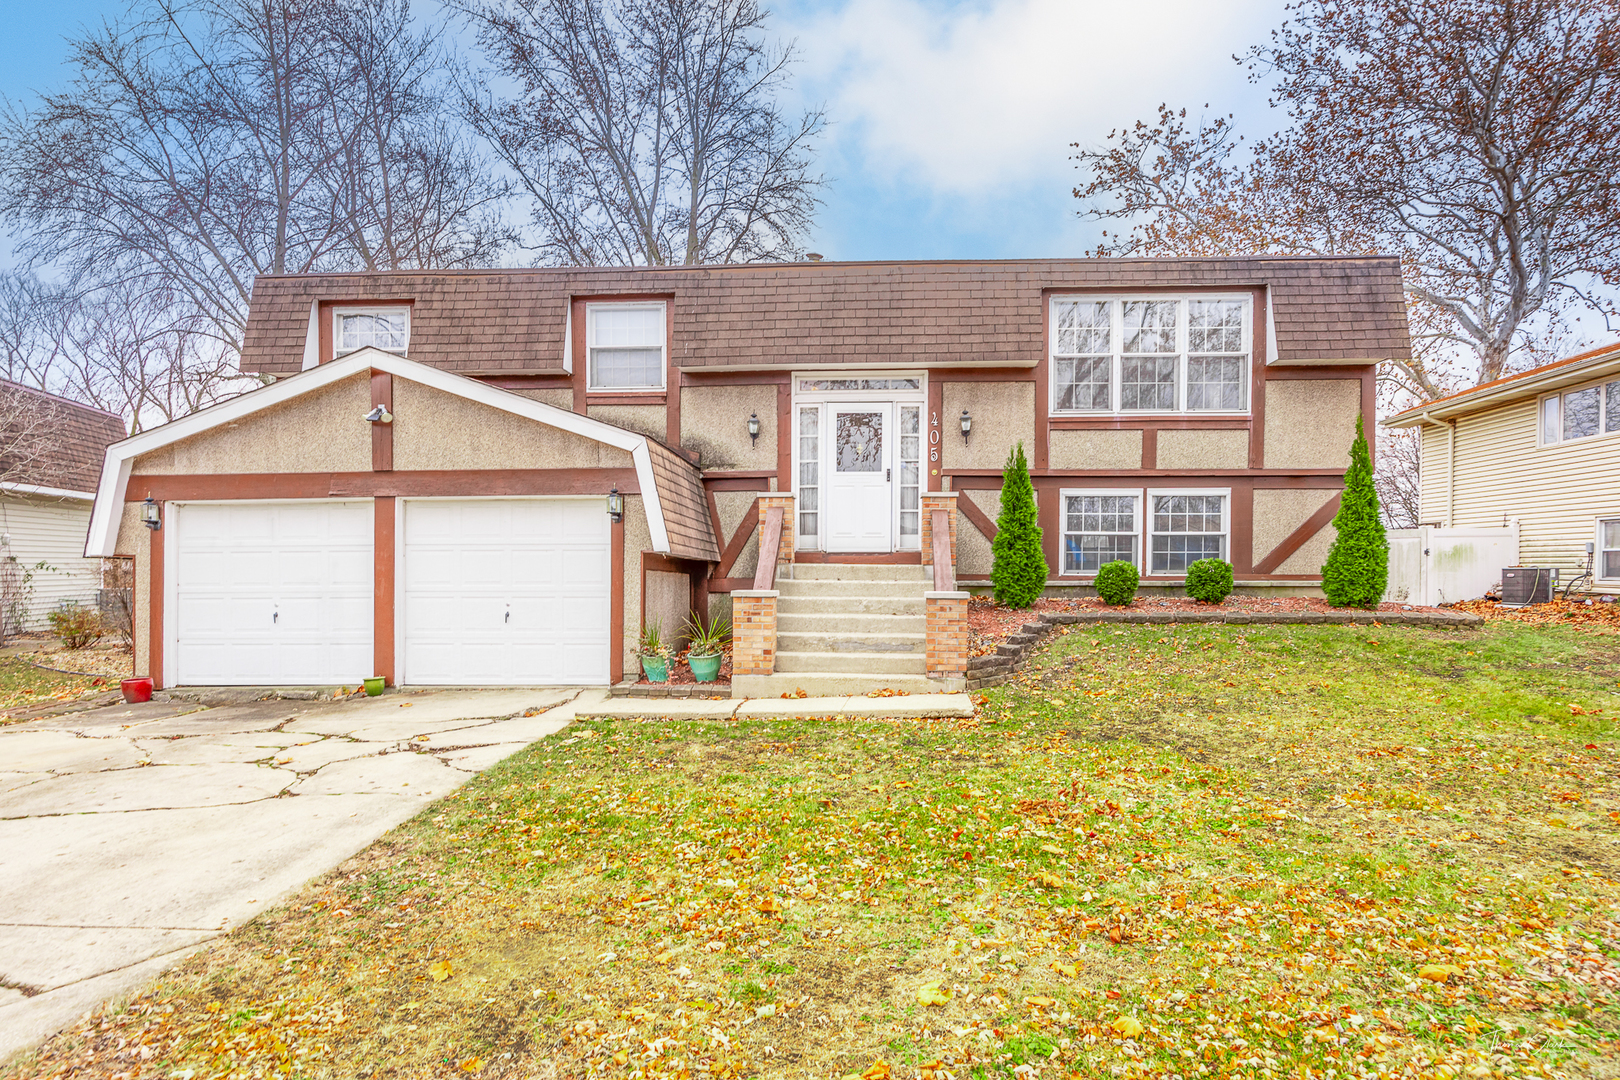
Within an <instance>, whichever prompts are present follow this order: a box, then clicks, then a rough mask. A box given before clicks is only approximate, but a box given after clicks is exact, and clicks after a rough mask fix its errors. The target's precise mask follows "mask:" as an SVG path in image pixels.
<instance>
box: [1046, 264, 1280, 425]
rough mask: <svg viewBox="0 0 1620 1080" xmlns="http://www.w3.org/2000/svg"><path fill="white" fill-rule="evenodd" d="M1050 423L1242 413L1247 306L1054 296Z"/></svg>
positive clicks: (1230, 299)
mask: <svg viewBox="0 0 1620 1080" xmlns="http://www.w3.org/2000/svg"><path fill="white" fill-rule="evenodd" d="M1051 304H1052V307H1051V327H1052V334H1051V355H1050V360H1049V362H1050V364H1051V369H1050V370H1051V380H1050V385H1051V395H1052V396H1051V401H1050V403H1049V409H1050V411H1051V414H1052V415H1054V416H1064V415H1075V416H1082V415H1087V414H1090V415H1097V414H1105V415H1121V414H1130V413H1229V414H1231V413H1246V412H1247V411H1248V408H1249V357H1250V356H1251V355H1252V348H1251V341H1252V339H1253V332H1252V330H1251V328H1250V322H1251V317H1250V303H1249V300H1248V298H1247V297H1244V296H1213V295H1208V294H1195V295H1191V296H1175V295H1171V294H1164V293H1155V294H1152V295H1143V296H1119V297H1106V296H1089V295H1088V296H1055V297H1053V298H1052V301H1051Z"/></svg>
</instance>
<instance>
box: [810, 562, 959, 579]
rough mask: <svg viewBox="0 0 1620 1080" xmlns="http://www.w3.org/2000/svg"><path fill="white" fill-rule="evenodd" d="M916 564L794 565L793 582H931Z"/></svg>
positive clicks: (930, 569)
mask: <svg viewBox="0 0 1620 1080" xmlns="http://www.w3.org/2000/svg"><path fill="white" fill-rule="evenodd" d="M931 571H932V568H931V567H930V568H925V567H923V566H921V565H920V564H918V563H794V564H793V572H792V574H791V575H790V576H791V577H792V579H793V580H794V581H932V580H933V574H932V572H931Z"/></svg>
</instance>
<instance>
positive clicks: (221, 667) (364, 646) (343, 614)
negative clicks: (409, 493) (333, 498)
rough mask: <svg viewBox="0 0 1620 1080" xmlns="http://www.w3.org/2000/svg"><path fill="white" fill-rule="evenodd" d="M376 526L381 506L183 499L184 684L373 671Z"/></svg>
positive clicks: (180, 640)
mask: <svg viewBox="0 0 1620 1080" xmlns="http://www.w3.org/2000/svg"><path fill="white" fill-rule="evenodd" d="M373 521H374V515H373V512H372V504H371V503H370V502H332V503H189V504H184V505H182V507H181V508H180V512H179V514H178V515H176V518H175V541H174V542H175V585H174V589H175V594H174V634H175V637H174V649H175V673H176V679H177V681H178V682H180V683H182V684H235V685H243V684H249V685H251V684H258V683H265V684H288V683H317V684H319V683H333V682H338V683H350V684H352V683H354V682H357V681H358V680H360V679H361V678H364V677H365V676H366V675H369V674H371V673H372V667H373V656H372V622H373V603H372V580H373V566H374V558H375V555H374V551H373V546H372V528H373Z"/></svg>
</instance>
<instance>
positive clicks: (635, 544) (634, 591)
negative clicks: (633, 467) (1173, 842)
mask: <svg viewBox="0 0 1620 1080" xmlns="http://www.w3.org/2000/svg"><path fill="white" fill-rule="evenodd" d="M651 549H652V531H651V530H650V529H648V528H647V509H646V506H645V505H644V504H643V503H642V501H641V496H640V495H626V496H625V497H624V641H623V643H622V651H623V655H624V677H625V678H626V679H632V680H634V679H639V678H641V661H640V660H639V659H637V657H636V642H637V640H638V639H639V638H640V636H641V552H643V551H650V550H651Z"/></svg>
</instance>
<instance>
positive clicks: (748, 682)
mask: <svg viewBox="0 0 1620 1080" xmlns="http://www.w3.org/2000/svg"><path fill="white" fill-rule="evenodd" d="M966 686H967V680H966V679H964V678H960V677H958V678H951V679H930V678H929V677H928V676H926V675H898V674H890V675H851V674H847V673H845V672H838V671H793V672H782V671H778V672H777V673H775V674H774V675H733V676H732V677H731V696H732V697H734V698H775V699H780V700H781V704H782V705H791V703H792V700H793V699H791V698H788V699H782V695H783V694H793V693H796V692H797V691H800V690H803V691H804V692H805V693H806V694H809V695H811V696H812V697H838V696H841V695H849V694H868V693H871V692H872V691H873V690H904V691H905V692H906V693H908V694H954V693H959V692H960V691H961V690H962V689H963V688H964V687H966ZM615 700H616V701H617V700H622V699H615ZM871 700H872V701H877V702H882V701H891V702H893V703H894V707H895V708H904V707H905V705H906V699H905V698H903V697H902V698H872V699H871ZM647 704H655V703H654V702H648V703H647ZM677 704H683V703H680V702H677ZM810 708H811V709H812V711H813V707H810ZM884 715H889V714H887V713H885V714H884ZM930 715H933V714H930ZM944 715H948V714H944Z"/></svg>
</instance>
